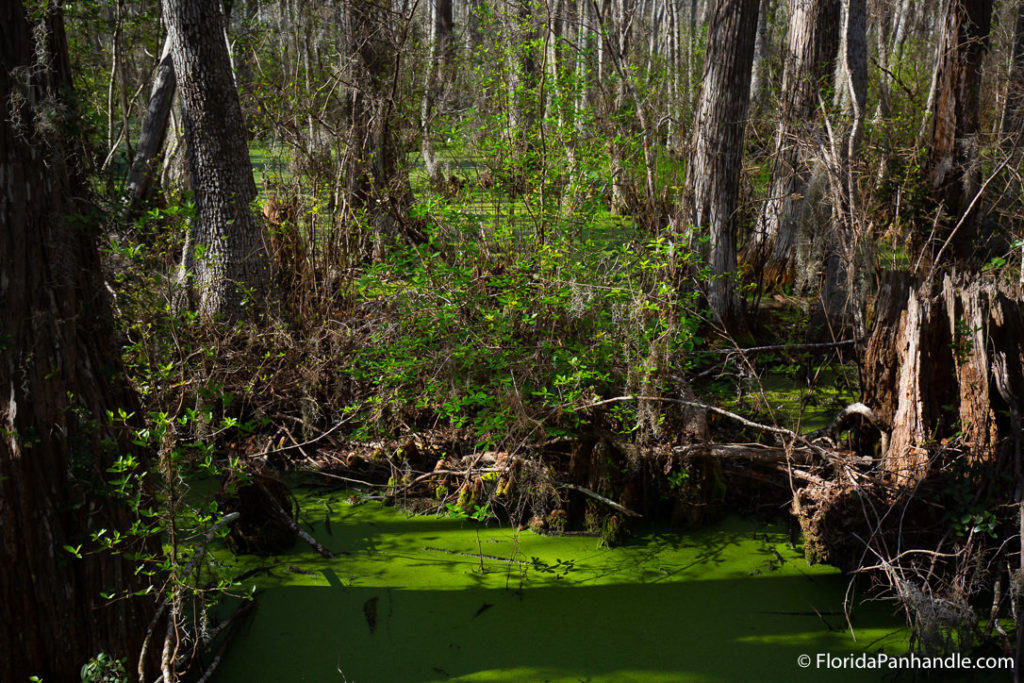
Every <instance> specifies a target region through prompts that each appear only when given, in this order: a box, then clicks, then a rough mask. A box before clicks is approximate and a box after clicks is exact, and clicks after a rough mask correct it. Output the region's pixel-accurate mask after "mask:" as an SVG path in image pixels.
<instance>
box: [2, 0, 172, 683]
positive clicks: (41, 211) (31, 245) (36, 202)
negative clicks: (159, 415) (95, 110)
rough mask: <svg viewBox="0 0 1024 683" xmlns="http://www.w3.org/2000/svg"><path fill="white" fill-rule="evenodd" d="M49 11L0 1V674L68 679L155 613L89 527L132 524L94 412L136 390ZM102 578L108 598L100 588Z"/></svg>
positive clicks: (113, 433) (123, 402)
mask: <svg viewBox="0 0 1024 683" xmlns="http://www.w3.org/2000/svg"><path fill="white" fill-rule="evenodd" d="M47 7H48V8H49V9H48V10H46V11H45V16H44V17H43V18H42V19H40V20H39V24H38V25H37V27H36V30H35V31H33V28H32V27H31V26H30V24H29V20H28V17H27V16H26V13H25V5H24V3H22V2H5V3H0V26H3V29H2V31H0V62H2V64H3V67H2V68H0V102H3V103H4V115H3V116H2V117H0V300H2V301H3V305H2V306H0V386H2V387H3V399H2V401H0V567H2V568H3V569H2V570H0V680H4V681H26V680H28V678H29V676H30V675H37V676H40V677H42V678H43V679H45V680H47V681H70V680H79V670H80V668H81V667H82V665H83V664H84V663H85V662H86V661H87V660H89V659H90V658H91V657H93V656H95V655H97V654H98V653H100V652H107V653H108V654H110V655H112V656H114V657H118V658H120V657H128V658H129V659H130V660H131V659H132V658H134V657H137V656H138V652H139V649H140V646H141V640H142V636H143V635H144V633H145V630H146V626H147V624H148V623H149V619H150V617H151V616H152V603H151V602H150V601H149V599H147V598H144V599H143V600H144V602H143V601H140V599H138V598H131V597H128V598H125V597H124V593H125V592H127V594H128V595H129V596H130V595H131V592H132V591H133V590H135V589H138V588H140V586H139V585H138V577H137V576H136V574H135V571H134V570H135V563H134V562H132V561H130V560H128V554H127V553H118V554H115V553H112V552H105V551H102V550H100V549H99V548H98V547H97V546H98V544H97V543H95V542H94V541H93V540H92V536H91V533H93V532H97V531H98V530H99V529H101V528H107V529H110V530H118V531H121V532H126V531H127V529H128V527H129V526H130V524H131V521H132V517H131V515H130V513H129V511H128V509H127V507H126V506H125V505H124V504H123V502H122V501H119V500H118V499H117V497H116V495H115V494H114V493H113V492H112V491H111V490H110V489H111V487H110V485H109V484H108V483H107V477H108V476H109V475H108V474H107V468H108V467H110V466H111V465H112V463H113V461H114V460H115V459H116V458H117V457H118V456H119V454H127V453H129V452H130V450H129V449H130V448H131V446H130V445H129V444H128V438H127V434H122V433H118V430H117V429H116V428H115V427H114V426H113V425H111V424H110V423H109V420H108V418H107V411H108V410H113V411H117V409H119V408H120V409H123V410H125V411H129V412H131V411H134V410H135V400H134V397H133V396H132V394H131V392H130V391H129V390H128V389H127V387H126V385H125V383H124V382H123V379H122V376H121V372H120V361H119V358H118V353H117V346H116V343H115V340H114V335H113V327H112V320H111V315H110V306H109V301H108V300H107V299H106V298H105V294H104V293H105V289H104V288H103V285H102V282H101V277H100V266H99V256H98V253H97V249H96V239H97V236H98V232H97V229H96V225H95V224H92V223H91V222H90V221H89V220H88V219H85V218H82V211H83V209H84V208H85V207H83V206H81V205H80V204H78V203H77V202H78V201H80V200H79V198H80V197H82V196H83V194H85V193H86V191H85V187H84V183H83V182H82V181H81V179H80V177H79V175H78V173H77V170H76V168H75V162H74V158H73V155H72V153H71V151H70V150H71V149H72V148H73V147H74V144H73V142H72V141H71V140H69V139H68V136H67V130H68V128H69V127H70V126H71V125H73V122H72V121H69V120H67V118H65V114H64V113H65V112H68V111H69V110H70V109H71V108H69V107H68V106H67V105H68V104H69V102H68V101H67V100H66V99H64V98H66V97H67V93H68V90H69V89H70V86H71V79H70V73H69V70H70V69H69V64H68V57H67V46H66V43H65V37H64V24H63V19H62V16H61V14H60V9H59V7H60V5H59V4H57V3H50V4H49V5H47ZM34 41H40V43H35V42H34ZM67 548H70V549H76V548H77V551H76V552H78V554H80V557H75V556H74V555H73V554H72V552H69V550H67ZM153 549H154V548H153V547H152V545H150V546H149V547H148V548H147V547H134V548H131V549H129V548H127V547H126V548H123V550H125V551H127V550H131V552H139V553H145V552H146V551H151V550H153ZM111 590H113V591H115V592H117V594H118V598H119V599H117V600H108V599H106V598H104V597H102V593H103V592H104V591H111ZM147 680H148V679H147Z"/></svg>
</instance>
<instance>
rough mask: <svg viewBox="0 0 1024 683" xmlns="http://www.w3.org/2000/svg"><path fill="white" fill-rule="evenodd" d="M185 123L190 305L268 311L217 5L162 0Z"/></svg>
mask: <svg viewBox="0 0 1024 683" xmlns="http://www.w3.org/2000/svg"><path fill="white" fill-rule="evenodd" d="M163 9H164V19H165V21H166V22H167V32H168V34H169V35H170V38H171V43H172V52H173V55H174V71H175V73H176V74H177V79H178V89H179V92H180V97H181V102H182V109H183V112H184V118H185V141H186V144H187V147H188V160H189V174H190V175H191V184H192V191H193V193H194V194H195V204H196V215H195V217H194V218H193V219H192V221H191V223H190V225H189V232H188V236H187V238H186V240H185V249H184V254H183V256H182V265H181V276H182V284H183V285H184V287H185V288H186V291H187V292H188V294H189V298H190V304H192V305H194V306H195V307H196V308H198V310H199V312H200V313H201V314H202V315H203V316H205V317H208V318H217V317H221V318H224V319H227V320H237V319H240V318H243V317H246V315H247V312H248V311H249V310H251V309H252V308H254V307H255V308H256V309H259V308H260V307H262V305H263V303H264V301H265V298H266V296H267V293H268V290H269V286H270V279H271V273H270V270H271V266H270V259H269V257H268V255H267V248H266V244H265V239H264V237H265V236H264V229H263V223H262V220H261V219H260V216H259V214H258V213H257V212H255V211H253V209H252V206H251V205H252V203H253V201H255V199H256V183H255V182H254V181H253V176H252V165H251V163H250V161H249V147H248V143H247V142H246V135H245V123H244V119H243V117H242V106H241V104H240V102H239V99H238V90H237V89H236V87H235V81H234V77H233V75H232V71H231V60H230V58H229V56H228V50H227V45H226V43H225V41H224V15H223V13H222V11H221V8H220V3H219V2H217V0H164V3H163Z"/></svg>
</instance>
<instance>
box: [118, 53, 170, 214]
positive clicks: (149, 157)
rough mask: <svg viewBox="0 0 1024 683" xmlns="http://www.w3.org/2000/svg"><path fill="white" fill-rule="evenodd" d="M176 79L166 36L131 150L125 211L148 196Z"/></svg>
mask: <svg viewBox="0 0 1024 683" xmlns="http://www.w3.org/2000/svg"><path fill="white" fill-rule="evenodd" d="M176 87H177V79H176V78H175V77H174V60H173V58H172V57H171V39H170V36H168V38H167V40H166V42H165V44H164V49H163V54H162V55H161V57H160V63H159V64H158V65H157V68H156V76H155V78H154V79H153V89H152V91H151V92H150V95H149V108H148V109H147V110H146V118H145V119H144V120H143V122H142V132H141V133H140V135H139V147H138V149H137V150H136V151H135V159H134V161H132V167H131V170H130V171H129V172H128V182H127V184H126V187H125V194H126V195H127V202H128V211H129V213H133V212H134V210H135V209H136V208H137V207H138V206H139V204H140V203H141V202H143V201H145V200H146V199H147V198H148V195H149V192H150V189H151V187H152V185H153V179H154V178H155V176H156V168H155V164H156V162H157V154H159V153H160V149H161V148H162V147H163V144H164V137H165V135H166V133H167V122H168V121H169V120H170V117H171V103H172V102H173V101H174V90H175V88H176Z"/></svg>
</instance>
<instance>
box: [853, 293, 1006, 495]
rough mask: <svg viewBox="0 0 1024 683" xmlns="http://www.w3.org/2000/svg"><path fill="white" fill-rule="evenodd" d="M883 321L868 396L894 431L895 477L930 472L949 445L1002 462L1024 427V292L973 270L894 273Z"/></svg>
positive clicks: (870, 360) (881, 306)
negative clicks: (920, 280) (934, 276)
mask: <svg viewBox="0 0 1024 683" xmlns="http://www.w3.org/2000/svg"><path fill="white" fill-rule="evenodd" d="M875 320H876V322H875V326H874V328H873V331H872V336H871V339H870V340H869V342H868V346H867V350H866V352H865V355H864V361H863V363H862V367H861V372H862V374H861V381H862V387H863V392H864V403H865V404H867V405H868V406H869V407H871V408H872V409H873V410H874V411H875V413H876V415H878V417H879V419H880V421H882V422H883V423H885V424H886V426H887V427H886V428H887V429H889V430H890V436H889V439H888V443H887V444H886V443H885V440H884V439H883V443H882V447H881V455H882V465H881V466H882V468H883V470H884V471H885V473H886V474H887V476H889V477H890V478H891V479H892V480H893V481H894V482H896V483H900V484H912V483H915V482H918V481H920V480H922V479H923V478H924V477H926V476H927V475H928V474H929V473H930V471H932V469H933V468H934V467H936V466H938V465H941V464H943V463H941V462H938V463H933V462H930V458H931V457H932V454H933V453H934V452H935V451H936V449H937V448H938V447H939V446H942V445H944V444H945V445H955V447H956V449H958V451H963V452H966V453H967V456H968V462H971V463H975V464H977V465H980V466H985V467H992V466H994V464H995V463H996V462H997V460H998V458H999V457H1000V455H1001V454H1004V453H1005V450H1004V449H1005V448H1006V445H1007V444H1009V443H1011V442H1010V441H1009V438H1010V437H1014V435H1015V433H1016V430H1017V428H1018V427H1015V426H1014V424H1015V423H1013V419H1011V417H1012V414H1013V411H1012V408H1013V406H1015V405H1016V406H1019V405H1020V397H1021V396H1022V394H1021V392H1022V390H1024V375H1022V368H1024V363H1022V359H1024V339H1022V338H1021V337H1020V335H1019V332H1020V330H1021V329H1024V301H1022V300H1021V297H1020V294H1019V293H1017V292H1007V291H1004V290H1003V289H1002V287H1001V286H999V285H997V284H996V283H987V282H980V281H975V280H972V279H970V278H967V277H963V276H949V275H947V276H946V277H945V279H944V280H943V282H942V285H941V287H931V286H928V285H918V284H917V283H915V282H914V281H913V280H912V279H911V278H910V276H909V275H907V274H905V273H903V274H898V273H889V274H887V275H886V277H885V279H884V280H883V284H882V288H881V290H880V293H879V297H878V299H877V303H876V314H875ZM1008 409H1009V410H1008ZM1008 416H1011V417H1008Z"/></svg>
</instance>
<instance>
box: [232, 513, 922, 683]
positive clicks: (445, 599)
mask: <svg viewBox="0 0 1024 683" xmlns="http://www.w3.org/2000/svg"><path fill="white" fill-rule="evenodd" d="M302 498H303V510H304V512H303V518H304V520H306V521H311V522H312V526H313V528H314V529H315V531H316V535H317V537H318V538H319V539H320V540H321V541H322V542H323V543H324V544H325V545H326V546H327V547H328V548H330V549H331V550H332V551H334V552H335V553H338V557H337V558H336V559H333V560H326V559H323V558H321V557H320V556H319V555H317V554H315V553H314V552H313V551H311V550H310V549H309V548H308V546H306V545H305V544H301V545H297V546H296V547H295V549H294V551H293V552H292V554H290V555H287V556H281V557H277V558H253V557H252V556H247V557H242V558H232V557H231V556H230V554H228V553H226V551H221V552H219V553H218V556H219V557H220V558H221V560H223V561H224V562H226V563H227V564H228V565H229V567H228V573H229V574H230V573H237V574H240V573H241V572H242V571H245V570H246V569H249V568H252V567H255V566H259V565H260V564H274V563H279V564H277V566H276V567H275V569H274V570H273V571H272V572H271V573H269V574H262V575H258V576H255V577H253V578H252V579H250V580H248V581H247V582H246V585H247V586H248V585H249V584H252V585H254V586H255V587H256V589H257V603H258V606H257V609H256V612H255V614H254V616H253V617H252V618H251V620H250V621H248V622H247V623H246V625H245V626H244V627H243V628H242V630H241V631H240V633H239V634H238V637H237V638H236V640H235V641H234V644H233V645H232V647H231V649H230V651H229V652H228V655H227V656H226V657H225V659H224V661H223V663H222V664H221V667H220V669H219V670H218V673H217V675H216V676H215V681H217V682H219V683H236V682H238V683H240V682H243V681H244V682H246V683H250V682H262V681H349V682H358V683H366V682H372V681H383V682H390V681H395V682H409V683H414V682H420V681H817V680H828V681H873V680H882V678H883V674H882V673H881V672H878V671H872V672H867V671H853V670H849V669H846V670H836V669H831V670H825V669H817V668H816V667H815V666H814V665H813V664H812V665H811V666H810V667H809V668H806V669H803V668H801V667H800V666H798V657H799V656H800V655H802V654H808V655H810V656H811V657H812V659H813V658H815V656H816V654H817V653H819V652H830V653H833V654H836V655H843V654H847V653H851V652H865V651H867V652H880V651H884V652H886V653H889V654H897V653H900V652H903V651H904V650H905V649H906V646H907V635H906V632H905V630H904V629H903V628H902V620H901V619H900V618H898V617H895V616H893V614H892V612H891V609H890V608H889V607H886V606H883V605H880V604H878V603H875V604H869V605H859V606H857V607H856V609H855V611H854V613H853V615H852V631H853V633H852V634H851V625H850V624H848V623H847V620H846V618H845V617H844V616H843V614H842V611H843V605H842V603H843V596H844V594H845V592H846V589H847V580H846V579H845V578H843V577H842V576H840V575H839V574H838V573H837V571H836V570H834V569H831V568H828V567H820V566H818V567H811V566H808V565H807V564H806V563H805V562H804V560H803V557H802V555H801V553H800V552H799V549H795V548H792V547H790V545H789V544H788V543H787V538H786V533H785V529H784V528H782V527H779V526H771V525H766V524H764V523H762V522H758V521H755V520H748V519H740V518H731V519H727V520H725V521H724V522H722V523H720V524H718V525H716V526H714V527H711V528H708V529H705V530H702V531H699V532H691V533H680V532H676V531H669V530H649V531H647V532H646V533H641V534H639V535H638V536H635V537H634V538H633V540H631V541H630V542H629V544H627V545H626V546H624V547H618V548H610V549H609V548H602V547H599V545H598V541H597V539H595V538H591V537H553V536H538V535H535V534H533V533H531V532H529V531H523V532H517V531H515V530H513V529H510V528H508V527H501V526H497V525H492V526H482V525H478V524H477V523H476V522H473V521H470V520H454V519H448V518H434V517H422V516H421V517H411V516H407V515H406V514H405V513H403V512H402V511H400V510H397V509H395V508H390V507H382V506H380V505H378V504H376V503H366V504H363V505H350V504H348V503H347V502H345V497H344V495H343V494H341V493H337V494H322V493H316V494H311V493H306V494H303V496H302ZM328 505H329V506H330V508H331V510H333V514H331V515H330V518H331V524H330V526H331V533H328V531H327V524H326V521H325V519H324V517H325V515H326V514H327V512H326V511H327V506H328ZM314 520H315V521H314ZM477 530H479V544H478V540H477V533H476V532H477ZM427 548H430V549H429V550H428V549H427ZM442 551H454V552H461V553H471V554H472V553H476V554H483V555H488V556H493V557H495V558H512V559H516V560H519V561H521V562H524V563H526V564H519V563H510V562H505V561H501V560H498V559H484V560H483V566H484V571H482V572H481V569H480V560H479V559H478V558H475V557H466V556H461V555H453V554H449V553H446V552H442ZM296 568H298V569H301V570H304V571H307V572H311V573H312V574H304V573H299V572H297V571H295V569H296ZM368 613H370V615H371V616H373V615H374V613H375V619H373V618H368ZM371 621H373V622H374V624H373V627H372V628H371V624H370V622H371Z"/></svg>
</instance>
